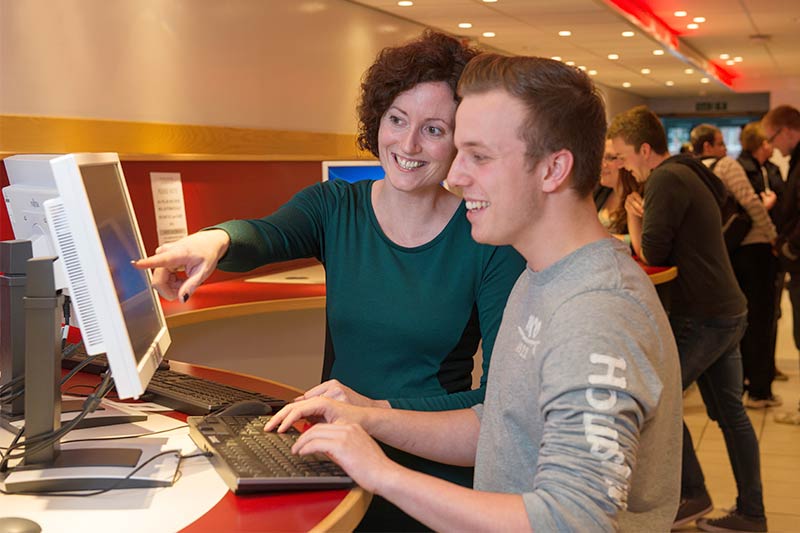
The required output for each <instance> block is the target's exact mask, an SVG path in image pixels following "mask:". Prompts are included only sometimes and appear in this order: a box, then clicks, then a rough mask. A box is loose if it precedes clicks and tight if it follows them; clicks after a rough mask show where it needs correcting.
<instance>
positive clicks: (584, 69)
mask: <svg viewBox="0 0 800 533" xmlns="http://www.w3.org/2000/svg"><path fill="white" fill-rule="evenodd" d="M578 70H582V71H584V72H586V65H578Z"/></svg>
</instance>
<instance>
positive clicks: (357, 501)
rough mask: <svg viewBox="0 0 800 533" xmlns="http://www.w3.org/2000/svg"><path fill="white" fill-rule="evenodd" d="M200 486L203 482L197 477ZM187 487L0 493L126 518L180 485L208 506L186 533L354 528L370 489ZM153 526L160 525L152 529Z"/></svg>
mask: <svg viewBox="0 0 800 533" xmlns="http://www.w3.org/2000/svg"><path fill="white" fill-rule="evenodd" d="M170 366H171V368H172V369H174V370H177V371H179V372H184V373H186V374H191V375H195V376H199V377H203V378H207V379H212V380H214V381H218V382H221V383H226V384H229V385H234V386H239V387H242V388H247V389H250V390H254V391H258V392H262V393H265V394H268V395H271V396H275V397H278V398H281V399H285V400H290V399H293V398H295V397H296V396H297V395H298V394H299V393H300V391H298V390H297V389H294V388H291V387H288V386H284V385H282V384H280V383H276V382H272V381H269V380H264V379H260V378H255V377H251V376H246V375H243V374H237V373H233V372H229V371H225V370H217V369H211V368H207V367H202V366H198V365H190V364H187V363H181V362H177V361H171V362H170ZM97 380H98V377H97V376H93V375H90V374H83V373H80V374H78V375H77V376H76V377H75V378H73V380H70V382H69V383H68V387H70V388H71V387H75V386H76V385H77V386H86V385H89V386H94V385H96V383H97ZM164 414H166V415H167V416H170V417H172V418H175V419H177V420H180V421H185V420H186V415H184V414H182V413H177V412H174V411H173V412H168V413H164ZM111 428H113V426H108V427H107V428H104V429H103V431H108V430H109V429H111ZM84 431H90V430H84ZM136 432H137V431H136V430H135V429H134V433H136ZM89 436H92V435H84V436H83V437H89ZM187 439H188V437H187ZM185 453H189V451H188V450H187V451H186V452H185ZM195 461H197V460H195ZM187 464H188V463H187ZM187 464H184V466H183V467H182V468H189V467H191V468H193V469H197V468H203V469H207V470H204V471H205V472H207V474H204V475H211V476H216V474H215V473H214V472H213V471H212V470H211V469H212V468H213V467H211V465H210V464H207V466H202V465H199V464H197V463H192V464H191V465H188V466H187ZM193 473H194V472H193ZM189 477H190V478H191V479H197V478H195V477H193V476H192V475H190V476H189ZM179 483H180V482H179ZM199 486H205V485H203V484H202V483H200V485H199ZM188 487H189V490H188V492H187V486H186V485H184V486H183V488H180V487H178V486H175V487H168V488H160V489H136V490H120V491H114V492H111V493H108V494H106V495H102V496H99V497H96V498H94V499H92V498H89V499H85V498H57V497H46V496H8V497H7V496H0V498H8V499H9V502H11V501H16V500H14V499H15V498H26V499H31V500H32V503H31V505H24V506H20V511H18V512H21V511H24V510H25V509H27V508H28V507H35V508H37V509H40V511H38V512H47V509H54V510H59V511H67V512H69V511H70V509H72V510H73V512H75V511H78V512H80V511H85V510H91V509H98V510H99V509H101V508H102V509H103V517H104V520H105V521H108V520H129V518H126V517H129V516H131V514H130V513H126V511H127V510H129V509H131V510H134V509H135V510H136V511H138V512H153V513H159V516H161V514H160V513H163V510H164V508H165V507H164V501H166V500H164V499H163V498H164V497H166V496H170V495H168V494H167V492H166V491H172V490H178V492H179V493H180V494H182V495H183V496H180V498H184V500H182V501H187V500H185V498H186V497H188V498H189V500H188V501H189V502H192V501H194V502H195V503H196V505H202V506H204V507H206V510H205V512H203V509H202V508H201V509H197V508H196V507H195V508H194V512H193V513H192V515H191V516H192V517H196V516H199V518H197V519H196V520H195V521H194V522H192V523H190V524H189V525H188V526H185V528H184V529H183V530H181V531H183V532H185V533H200V532H203V533H205V532H209V531H225V532H234V533H236V532H253V531H345V530H352V529H353V528H355V526H356V525H357V524H358V522H359V521H360V520H361V518H362V517H363V516H364V513H365V512H366V509H367V506H368V505H369V502H370V500H371V498H372V495H371V494H370V493H369V492H366V491H364V490H363V489H361V488H360V487H358V486H354V487H353V488H352V489H349V490H348V489H341V490H320V491H298V492H280V493H264V494H250V495H245V496H235V495H234V494H233V493H232V492H230V491H228V490H225V491H224V492H223V494H224V495H223V496H222V498H220V499H217V498H218V496H214V497H213V498H212V497H210V493H209V494H204V496H205V497H204V498H198V499H197V500H192V499H191V488H190V487H191V486H188ZM177 494H178V493H173V494H172V495H171V496H170V497H174V496H176V495H177ZM157 498H160V499H157ZM190 505H191V503H190ZM98 506H99V507H98ZM28 511H30V509H28ZM11 514H13V513H10V510H9V509H4V511H2V512H0V516H10V515H11ZM21 516H26V514H24V513H23V514H22V515H21ZM27 516H29V517H30V518H32V519H34V520H36V517H37V515H36V514H34V515H30V514H29V513H28V514H27ZM140 516H142V515H140ZM175 516H177V515H175ZM116 517H119V518H116ZM51 518H52V517H51ZM85 519H87V520H91V519H92V518H91V516H86V517H85ZM147 520H150V521H151V522H153V521H154V520H152V519H150V517H148V518H147ZM167 522H169V521H167ZM155 523H158V519H155ZM170 523H172V524H175V520H172V521H171V522H170ZM178 523H180V520H178ZM185 523H186V522H183V524H185ZM73 525H75V524H73ZM131 526H132V525H131V524H126V526H125V527H124V528H123V529H125V530H126V531H134V530H135V525H133V529H131ZM166 527H167V529H171V530H172V531H174V530H175V529H174V528H175V527H176V526H175V525H173V526H172V527H171V528H170V527H169V526H166ZM177 527H182V526H177ZM73 529H74V528H73ZM112 529H113V528H112ZM153 531H158V529H157V528H156V529H153Z"/></svg>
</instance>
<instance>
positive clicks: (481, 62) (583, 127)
mask: <svg viewBox="0 0 800 533" xmlns="http://www.w3.org/2000/svg"><path fill="white" fill-rule="evenodd" d="M495 89H502V90H505V91H506V92H508V93H509V94H510V95H512V96H514V97H515V98H517V99H519V100H520V101H521V102H522V103H523V104H524V105H525V107H526V108H527V110H528V116H527V117H526V118H525V120H524V121H523V123H522V128H521V131H520V132H519V136H520V138H521V139H522V140H523V141H525V144H526V146H527V148H526V156H527V158H528V161H529V163H530V164H531V167H533V166H534V165H535V164H536V163H538V162H539V161H540V160H541V159H542V158H543V157H545V156H547V155H548V154H551V153H554V152H557V151H559V150H562V149H565V150H569V151H570V152H571V153H572V155H573V159H574V163H573V167H572V182H571V185H570V186H571V187H572V189H574V190H575V191H576V192H577V194H578V195H580V196H581V197H585V196H588V195H589V194H591V193H592V191H593V190H594V187H595V185H596V184H597V182H598V180H599V177H600V164H601V161H602V159H603V150H604V147H605V134H606V118H605V106H604V104H603V99H602V97H601V96H600V93H599V92H598V91H597V89H596V87H595V86H594V83H593V82H592V80H591V79H590V78H589V76H587V75H586V74H585V73H584V72H583V71H581V70H579V69H577V68H574V67H570V66H568V65H565V64H564V63H561V62H560V61H554V60H552V59H545V58H541V57H520V56H515V57H508V56H502V55H499V54H488V53H486V54H480V55H479V56H477V57H475V58H474V59H473V60H472V61H470V62H469V63H468V64H467V67H466V68H465V69H464V73H463V74H462V75H461V80H460V81H459V83H458V93H459V96H461V97H464V96H467V95H470V94H480V93H485V92H488V91H492V90H495Z"/></svg>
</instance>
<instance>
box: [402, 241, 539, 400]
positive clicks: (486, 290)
mask: <svg viewBox="0 0 800 533" xmlns="http://www.w3.org/2000/svg"><path fill="white" fill-rule="evenodd" d="M524 269H525V259H524V258H523V257H522V256H521V255H520V254H519V253H518V252H517V251H516V250H514V249H513V248H512V247H510V246H500V247H497V248H495V250H494V252H493V253H492V254H491V256H490V258H489V260H488V262H487V263H486V267H485V268H484V270H483V275H482V276H481V283H480V287H479V288H478V295H477V301H476V306H477V312H478V320H479V324H480V330H481V350H482V352H483V363H482V370H483V372H482V374H481V380H480V387H478V388H477V389H472V390H468V391H463V392H455V393H451V394H443V395H440V396H430V397H423V398H417V397H413V398H391V399H389V403H390V404H391V405H392V407H394V408H396V409H410V410H414V411H448V410H451V409H464V408H467V407H471V406H473V405H475V404H478V403H481V402H483V398H484V396H485V395H486V380H487V377H488V375H489V364H490V361H491V358H492V351H493V350H494V342H495V339H496V338H497V331H498V329H500V322H501V321H502V319H503V310H504V309H505V306H506V301H507V300H508V295H509V293H511V289H512V288H513V287H514V284H515V283H516V281H517V279H518V278H519V276H520V274H521V273H522V271H523V270H524Z"/></svg>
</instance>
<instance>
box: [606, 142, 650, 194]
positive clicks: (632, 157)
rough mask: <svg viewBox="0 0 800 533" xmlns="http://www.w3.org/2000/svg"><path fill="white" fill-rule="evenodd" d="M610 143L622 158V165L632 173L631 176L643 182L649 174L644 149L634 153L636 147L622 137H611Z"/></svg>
mask: <svg viewBox="0 0 800 533" xmlns="http://www.w3.org/2000/svg"><path fill="white" fill-rule="evenodd" d="M611 143H612V144H613V145H614V150H615V151H616V152H617V154H618V155H619V157H621V158H622V166H623V167H625V168H626V169H628V170H629V171H631V172H632V173H633V177H634V178H636V181H638V182H639V183H644V182H645V181H646V180H647V177H648V176H649V175H650V170H651V169H650V167H649V165H648V164H647V157H646V154H645V152H644V150H641V149H640V150H639V153H636V149H635V148H634V147H633V145H631V144H626V143H625V141H624V140H623V138H622V137H614V138H613V139H611ZM642 147H644V145H642Z"/></svg>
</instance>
